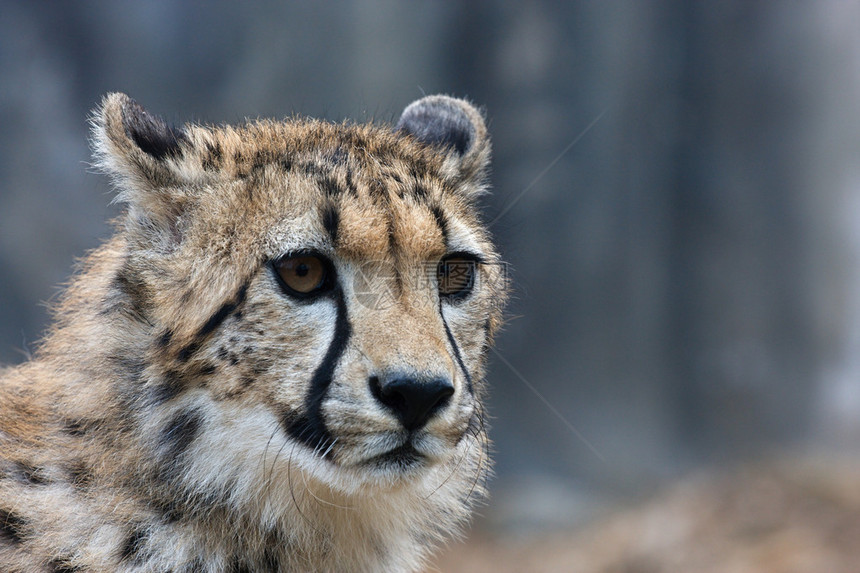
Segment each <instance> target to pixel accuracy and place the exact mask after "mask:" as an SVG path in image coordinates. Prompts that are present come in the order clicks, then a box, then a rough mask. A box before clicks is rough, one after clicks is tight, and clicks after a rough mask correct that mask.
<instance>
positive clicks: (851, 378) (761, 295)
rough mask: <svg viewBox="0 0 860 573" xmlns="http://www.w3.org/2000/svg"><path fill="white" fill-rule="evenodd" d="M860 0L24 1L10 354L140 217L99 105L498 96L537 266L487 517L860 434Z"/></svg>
mask: <svg viewBox="0 0 860 573" xmlns="http://www.w3.org/2000/svg"><path fill="white" fill-rule="evenodd" d="M858 30H860V3H858V2H852V1H847V0H845V1H839V0H834V1H824V0H821V1H816V2H806V3H793V2H792V3H789V2H767V3H766V2H746V1H742V0H725V1H721V2H707V1H704V0H701V1H693V0H686V1H685V0H653V1H641V2H640V1H637V0H629V1H602V2H586V1H573V2H555V1H549V0H546V1H533V2H522V3H507V2H489V1H483V0H478V1H474V0H473V1H469V2H465V1H464V2H453V1H433V2H431V1H417V2H408V3H407V2H393V1H388V0H344V1H340V2H311V1H306V2H293V3H285V2H274V1H273V2H256V3H250V2H248V3H236V2H227V1H224V0H216V1H208V2H202V1H200V2H191V1H186V2H182V1H178V0H156V1H148V2H123V1H107V0H104V1H80V2H38V1H30V2H24V1H21V2H15V1H9V0H6V1H2V2H0V362H4V363H17V362H21V361H23V360H25V358H26V356H27V354H28V353H29V352H30V351H31V350H32V349H33V348H34V347H35V345H36V344H37V342H38V339H39V336H40V334H41V333H42V332H43V329H44V328H45V326H46V323H47V311H46V308H45V304H44V303H45V302H46V301H50V300H51V299H52V297H54V296H55V295H56V293H57V290H58V285H60V284H61V283H62V282H63V281H65V280H66V279H67V278H68V276H69V274H70V273H71V271H72V268H73V261H74V260H75V258H76V257H80V256H82V255H83V254H84V253H86V252H87V250H88V249H92V248H94V247H95V246H97V245H98V244H99V243H100V241H102V240H103V239H104V238H105V237H106V236H107V234H108V233H109V226H108V224H107V221H108V220H109V219H110V218H111V217H113V216H116V215H117V214H118V211H117V208H116V207H114V206H111V205H110V201H111V199H112V193H111V190H110V189H109V186H108V184H107V182H106V180H105V178H103V177H100V176H98V175H95V174H93V173H92V172H91V171H90V170H89V168H88V163H87V162H88V159H89V150H88V145H87V116H88V113H89V111H90V110H91V109H92V108H93V107H94V106H95V105H96V104H97V103H98V102H99V100H100V98H101V96H102V95H103V94H104V93H105V92H108V91H124V92H126V93H128V94H130V95H132V96H133V97H134V98H136V99H137V100H138V101H139V102H141V103H142V104H143V105H145V106H146V107H147V108H148V109H149V110H151V111H153V112H154V113H158V114H161V115H163V116H164V117H166V118H167V119H168V120H170V121H172V122H176V123H181V122H184V121H188V120H193V121H200V122H212V123H220V122H236V121H241V120H242V119H243V118H245V117H257V116H271V117H284V116H287V115H290V114H292V113H293V112H296V113H299V114H302V115H310V116H316V117H323V118H327V119H330V120H333V121H341V120H343V119H346V118H351V119H353V120H356V121H365V120H369V119H375V120H379V121H396V118H397V117H398V115H399V113H400V111H401V110H402V109H403V107H404V106H405V105H407V104H408V103H409V102H410V101H412V100H414V99H417V98H419V97H421V96H422V95H423V94H425V93H426V94H430V93H437V92H441V93H449V94H454V95H458V96H466V97H468V98H470V99H471V100H472V101H474V102H476V103H477V104H480V105H482V106H484V107H485V108H486V111H487V116H488V118H489V126H490V130H491V132H492V136H493V140H494V149H495V156H494V157H495V160H494V172H493V184H494V188H495V191H494V194H493V195H492V196H489V197H488V198H487V199H486V200H485V202H484V203H485V204H484V212H485V218H486V220H487V221H490V222H491V228H492V232H493V233H494V235H495V237H496V238H497V240H498V242H499V243H500V246H501V249H502V251H503V253H504V255H505V257H506V260H507V261H508V262H509V263H510V268H511V269H512V278H513V282H514V285H515V293H514V298H513V302H512V304H511V306H510V309H509V313H508V316H509V323H508V326H507V328H506V330H505V332H504V333H503V334H502V336H501V338H500V340H499V344H498V352H497V354H494V355H493V356H492V361H493V364H492V370H491V380H492V387H493V390H492V398H491V403H490V411H491V413H492V415H493V417H494V421H493V432H492V436H493V438H494V440H495V449H496V454H495V458H496V461H497V464H496V468H497V479H496V480H495V481H494V482H493V491H494V498H493V502H492V503H491V505H490V506H489V507H488V508H486V509H485V510H484V512H483V513H484V514H485V518H484V521H483V522H482V525H484V526H486V527H491V528H492V527H497V528H505V529H514V530H523V529H528V528H534V527H546V526H553V525H565V524H569V523H572V522H575V521H576V520H578V519H581V518H582V516H587V515H588V514H589V508H590V507H592V505H594V504H595V503H597V502H598V501H599V500H602V499H606V498H612V497H615V496H619V495H620V496H625V495H637V494H639V493H641V492H643V491H647V490H648V489H649V488H653V487H655V486H656V485H658V484H660V483H661V482H662V481H663V480H665V479H667V478H670V477H672V476H675V475H678V474H680V473H682V472H686V471H688V470H690V469H691V468H696V467H701V466H703V465H704V466H707V465H721V464H725V463H729V462H732V461H735V460H743V459H750V458H758V457H761V456H768V455H773V454H774V453H775V452H777V453H778V452H785V451H794V450H797V449H802V450H807V451H809V450H811V451H842V452H849V453H850V452H854V453H856V448H855V444H857V443H858V438H860V33H858Z"/></svg>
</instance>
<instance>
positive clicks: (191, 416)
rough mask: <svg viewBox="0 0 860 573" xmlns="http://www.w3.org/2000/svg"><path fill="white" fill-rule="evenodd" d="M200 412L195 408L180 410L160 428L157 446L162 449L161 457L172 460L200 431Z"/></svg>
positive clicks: (182, 451) (183, 450) (181, 452)
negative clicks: (162, 454)
mask: <svg viewBox="0 0 860 573" xmlns="http://www.w3.org/2000/svg"><path fill="white" fill-rule="evenodd" d="M201 422H202V420H201V418H200V413H199V412H197V411H195V410H182V411H180V412H179V413H178V414H176V415H175V416H174V417H173V418H172V419H171V420H170V422H168V423H167V425H166V426H165V427H164V429H162V431H161V436H160V437H159V446H160V447H161V448H162V449H163V450H164V456H163V458H164V459H165V460H167V461H168V463H170V462H172V461H173V460H174V459H175V458H177V457H179V456H180V455H182V454H183V453H184V452H185V450H187V449H188V447H189V446H190V445H191V442H193V441H194V439H195V438H196V437H197V434H198V433H199V432H200V425H201Z"/></svg>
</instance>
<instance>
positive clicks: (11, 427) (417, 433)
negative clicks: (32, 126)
mask: <svg viewBox="0 0 860 573" xmlns="http://www.w3.org/2000/svg"><path fill="white" fill-rule="evenodd" d="M93 133H94V137H93V140H94V148H95V157H96V163H97V165H98V166H99V167H100V168H101V169H102V170H103V171H104V172H105V173H107V174H108V175H109V176H110V177H111V178H112V180H113V182H114V185H115V186H116V188H117V190H118V200H119V201H121V202H122V203H124V204H125V206H126V212H125V214H124V215H123V216H122V217H121V218H120V219H119V220H118V221H117V225H116V233H115V235H114V236H113V238H111V239H110V240H109V241H108V242H107V243H106V244H105V245H103V246H102V247H101V248H99V249H97V250H96V251H95V252H93V253H92V254H90V255H89V256H88V257H87V258H86V259H85V261H84V263H83V265H82V269H81V270H80V271H79V273H78V274H77V275H76V276H75V278H73V280H72V282H71V284H70V286H69V287H68V289H67V291H66V292H65V294H64V296H63V297H62V299H61V301H60V303H59V304H58V308H57V309H56V320H55V323H54V326H53V327H52V329H51V330H50V332H49V334H48V335H47V337H46V338H45V340H44V342H43V343H42V345H41V347H40V348H39V350H38V352H37V353H36V357H35V358H34V359H33V360H32V361H31V362H29V363H26V364H23V365H21V366H19V367H16V368H13V369H7V370H6V371H4V372H3V373H2V378H0V570H3V571H9V572H16V571H17V572H25V571H26V572H34V571H45V572H70V571H75V572H81V573H82V572H95V571H173V572H192V571H194V572H216V571H218V572H222V571H311V570H314V571H414V570H417V569H418V568H420V567H421V564H422V563H423V562H424V559H425V558H426V557H427V555H428V553H429V552H430V551H431V550H432V548H433V547H435V546H436V545H438V544H439V543H440V542H441V541H442V540H444V539H445V538H447V537H449V536H451V535H455V534H457V532H458V531H459V530H460V528H461V527H462V525H463V523H464V522H465V521H466V520H467V519H468V516H469V513H470V510H471V508H472V507H473V505H474V503H475V502H476V501H478V500H480V499H481V498H482V497H483V496H484V482H485V479H486V476H487V472H488V466H489V460H488V457H487V443H488V442H487V437H486V433H485V426H484V420H485V416H484V411H483V407H482V405H481V404H482V398H483V395H484V391H485V390H484V373H485V372H484V370H485V363H486V354H487V351H488V349H489V347H490V344H491V342H492V337H493V334H494V333H495V331H496V330H497V329H498V327H499V325H500V320H501V304H502V302H503V300H504V294H505V288H506V285H505V276H504V273H503V267H502V266H501V264H500V261H499V257H498V255H497V254H496V252H495V250H494V248H493V246H492V244H491V242H490V239H489V237H488V234H487V231H486V230H485V228H484V226H483V225H482V223H481V221H480V219H479V217H478V214H477V212H476V207H475V200H476V198H477V197H478V196H479V195H480V194H481V193H483V192H484V191H485V189H486V181H485V174H486V169H487V165H488V161H489V148H490V146H489V140H488V137H487V132H486V128H485V125H484V122H483V119H482V117H481V114H480V113H479V112H478V111H477V110H476V109H475V108H474V107H472V106H471V105H470V104H468V103H466V102H464V101H462V100H457V99H453V98H448V97H444V96H431V97H427V98H424V99H422V100H419V101H418V102H415V103H414V104H412V105H411V106H409V107H408V108H407V109H406V110H405V111H404V113H403V116H402V117H401V119H400V121H399V122H398V123H397V124H396V125H395V126H394V127H390V126H384V125H351V124H339V125H336V124H330V123H325V122H321V121H315V120H304V119H291V120H288V121H283V122H278V121H254V122H248V123H246V124H244V125H241V126H236V127H233V126H221V127H213V126H201V125H192V124H188V125H185V126H182V127H179V128H174V127H171V126H169V125H167V124H166V123H165V122H164V121H163V120H162V119H160V118H158V117H156V116H153V115H151V114H149V113H148V112H146V111H145V110H144V109H143V108H142V107H140V106H139V105H138V104H137V103H135V102H134V101H133V100H131V99H130V98H128V97H127V96H125V95H122V94H111V95H108V96H107V97H106V98H105V100H104V102H103V104H102V106H101V107H100V108H99V109H98V110H97V111H96V112H95V114H94V118H93ZM296 253H315V254H317V255H319V256H320V257H323V258H325V259H326V260H327V261H329V262H330V265H331V274H332V277H331V280H332V282H331V285H330V288H329V290H328V291H327V292H326V293H325V296H320V297H317V298H314V299H309V300H303V299H300V298H297V297H296V296H294V295H291V294H290V293H289V292H288V291H286V290H285V289H284V287H283V286H282V285H281V284H280V283H279V279H278V275H277V272H276V270H275V266H274V265H275V264H276V262H277V261H278V260H279V259H280V258H282V257H285V256H289V255H291V254H296ZM452 253H456V254H458V255H460V256H463V254H464V253H465V256H468V257H469V261H473V262H474V265H475V266H476V269H477V270H476V274H475V281H474V286H473V288H472V290H471V291H469V292H468V293H467V294H466V295H465V296H463V297H461V298H457V299H453V298H446V296H443V295H442V294H440V292H439V290H438V289H439V288H440V287H439V284H438V281H437V275H436V272H437V271H436V269H437V268H438V265H439V264H440V262H441V261H443V260H444V258H445V257H446V256H449V255H451V254H452ZM380 380H382V383H380ZM403 380H406V381H407V382H408V383H409V384H411V386H410V388H413V389H417V390H416V391H424V390H425V389H427V388H431V387H432V388H435V387H436V386H438V387H439V388H441V389H442V390H444V395H442V394H440V396H441V397H440V398H439V399H438V400H436V399H435V398H434V400H436V401H435V402H434V403H433V404H431V405H432V408H428V409H427V413H426V415H424V416H423V417H420V418H415V416H414V415H412V413H410V414H409V416H407V415H405V414H404V413H403V411H402V410H398V408H402V405H401V404H400V402H399V401H401V398H402V396H401V395H399V394H396V395H393V397H392V395H390V394H386V393H385V392H386V390H385V389H386V388H389V386H390V387H394V386H393V385H392V384H394V383H397V384H399V383H401V382H402V381H403ZM392 381H393V382H392ZM434 385H435V386H434ZM380 388H382V390H380ZM403 396H405V394H404V395H403ZM422 412H423V410H422ZM407 419H408V422H407V421H404V420H407ZM416 419H417V420H419V421H418V422H416V421H415V420H416ZM407 423H408V427H407Z"/></svg>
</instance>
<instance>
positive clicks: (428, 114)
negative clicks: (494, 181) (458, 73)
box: [394, 95, 490, 195]
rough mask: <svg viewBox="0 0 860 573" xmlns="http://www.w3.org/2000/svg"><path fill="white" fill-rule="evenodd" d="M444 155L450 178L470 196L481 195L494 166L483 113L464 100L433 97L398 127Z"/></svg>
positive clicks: (408, 113) (411, 106) (421, 102)
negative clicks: (491, 167) (488, 171)
mask: <svg viewBox="0 0 860 573" xmlns="http://www.w3.org/2000/svg"><path fill="white" fill-rule="evenodd" d="M394 130H395V132H396V133H398V134H402V135H407V136H411V137H414V138H415V139H417V140H418V141H419V142H421V143H423V144H424V145H426V146H427V147H429V148H431V149H433V150H435V151H436V152H437V153H441V154H442V155H443V156H444V157H445V164H446V167H447V169H448V174H449V176H450V177H451V178H452V179H454V180H456V181H457V182H458V183H467V184H468V185H467V186H466V187H465V188H463V187H462V186H461V188H462V189H464V191H465V192H466V194H467V195H473V194H477V193H481V192H482V191H483V190H484V183H485V181H484V180H485V179H486V175H487V169H488V167H489V163H490V138H489V136H488V134H487V126H486V125H485V123H484V117H483V115H482V114H481V112H480V111H479V110H478V109H477V108H475V106H473V105H472V104H470V103H469V102H467V101H466V100H463V99H458V98H453V97H449V96H444V95H432V96H427V97H423V98H421V99H419V100H418V101H414V102H412V103H411V104H409V105H408V106H407V107H406V109H404V110H403V115H401V116H400V119H399V120H398V122H397V125H395V126H394Z"/></svg>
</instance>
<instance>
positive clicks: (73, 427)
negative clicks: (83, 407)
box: [63, 420, 98, 437]
mask: <svg viewBox="0 0 860 573" xmlns="http://www.w3.org/2000/svg"><path fill="white" fill-rule="evenodd" d="M97 425H98V422H94V421H92V420H66V422H65V424H64V425H63V432H65V433H66V434H68V435H70V436H76V437H77V436H83V435H85V434H86V433H87V432H89V431H90V430H91V429H92V428H93V427H94V426H97Z"/></svg>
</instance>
